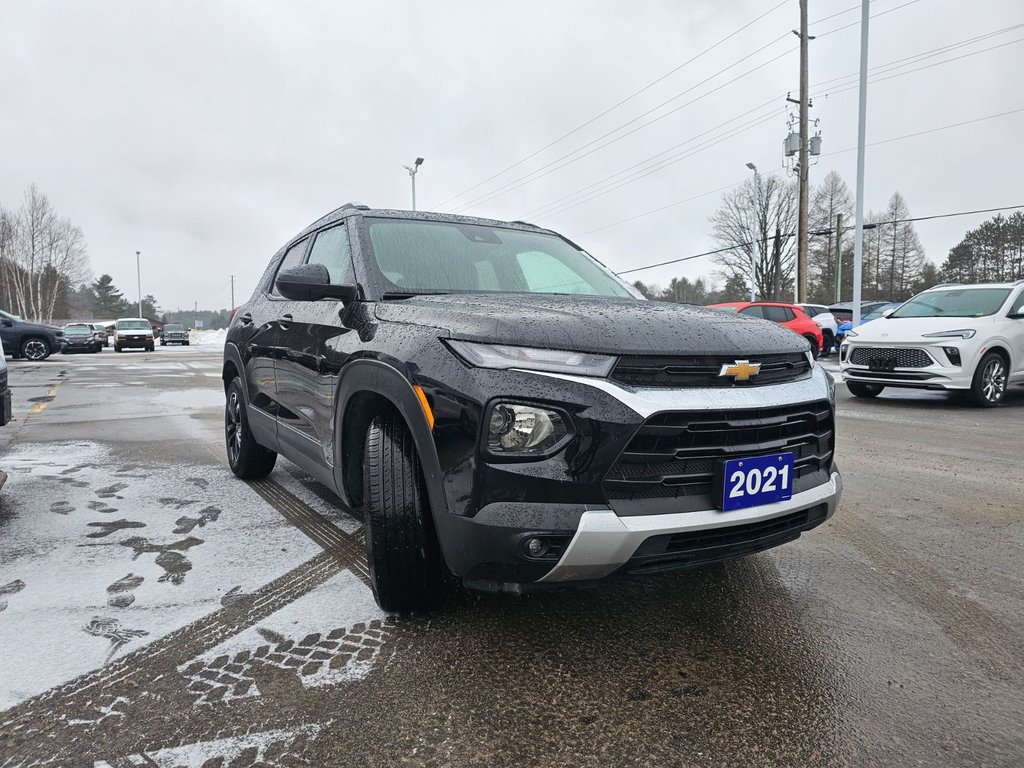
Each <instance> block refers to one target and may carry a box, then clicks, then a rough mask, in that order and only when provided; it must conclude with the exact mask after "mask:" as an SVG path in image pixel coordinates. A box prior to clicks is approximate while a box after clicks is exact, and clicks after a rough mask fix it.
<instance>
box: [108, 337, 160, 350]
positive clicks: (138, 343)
mask: <svg viewBox="0 0 1024 768" xmlns="http://www.w3.org/2000/svg"><path fill="white" fill-rule="evenodd" d="M117 346H119V347H121V348H122V349H124V348H126V347H140V348H148V347H152V346H153V339H147V338H146V337H145V336H120V337H118V339H117Z"/></svg>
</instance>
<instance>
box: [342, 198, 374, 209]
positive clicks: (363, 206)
mask: <svg viewBox="0 0 1024 768" xmlns="http://www.w3.org/2000/svg"><path fill="white" fill-rule="evenodd" d="M341 208H342V209H345V208H357V209H359V210H360V211H368V210H370V206H368V205H367V204H366V203H357V202H356V201H355V200H350V201H349V202H347V203H345V204H344V205H343V206H341Z"/></svg>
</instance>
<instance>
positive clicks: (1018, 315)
mask: <svg viewBox="0 0 1024 768" xmlns="http://www.w3.org/2000/svg"><path fill="white" fill-rule="evenodd" d="M1007 317H1008V318H1010V319H1011V320H1024V311H1021V312H1012V313H1011V314H1009V315H1007Z"/></svg>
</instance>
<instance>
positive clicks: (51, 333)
mask: <svg viewBox="0 0 1024 768" xmlns="http://www.w3.org/2000/svg"><path fill="white" fill-rule="evenodd" d="M0 339H3V345H4V350H6V352H7V354H8V355H11V356H12V357H13V358H14V359H15V360H17V359H19V358H24V359H25V360H31V361H32V362H38V361H40V360H45V359H46V358H48V357H49V356H50V355H51V354H53V353H54V352H60V350H61V347H62V346H63V345H64V331H63V329H61V328H57V327H55V326H52V325H43V324H42V323H30V322H28V321H27V320H22V319H21V318H20V317H17V316H16V315H11V314H8V313H7V312H0Z"/></svg>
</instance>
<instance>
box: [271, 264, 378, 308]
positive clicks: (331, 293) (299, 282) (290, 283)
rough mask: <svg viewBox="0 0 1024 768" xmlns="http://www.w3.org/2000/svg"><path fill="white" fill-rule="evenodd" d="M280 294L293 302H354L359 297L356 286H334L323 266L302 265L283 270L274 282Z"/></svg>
mask: <svg viewBox="0 0 1024 768" xmlns="http://www.w3.org/2000/svg"><path fill="white" fill-rule="evenodd" d="M274 284H275V285H276V286H277V290H278V292H279V293H280V294H281V295H282V296H284V297H285V298H286V299H291V300H292V301H316V300H318V299H340V300H341V301H352V299H355V298H356V297H357V296H358V295H359V289H358V288H356V286H354V285H334V284H332V283H331V274H330V272H328V271H327V267H325V266H324V265H323V264H302V265H300V266H298V267H289V268H288V269H282V270H281V271H280V272H278V273H277V279H276V280H275V281H274Z"/></svg>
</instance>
